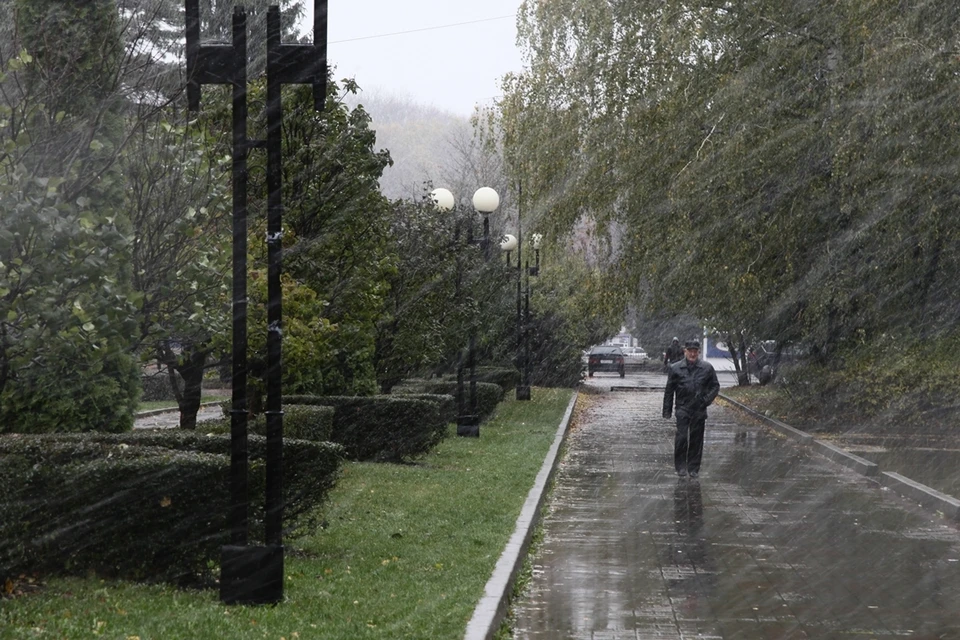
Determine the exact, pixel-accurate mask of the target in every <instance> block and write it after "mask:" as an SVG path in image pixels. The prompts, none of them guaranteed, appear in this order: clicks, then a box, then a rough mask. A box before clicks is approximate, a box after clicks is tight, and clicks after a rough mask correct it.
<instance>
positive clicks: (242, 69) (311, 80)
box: [185, 0, 327, 604]
mask: <svg viewBox="0 0 960 640" xmlns="http://www.w3.org/2000/svg"><path fill="white" fill-rule="evenodd" d="M185 2H186V32H187V33H186V37H187V100H188V103H189V108H190V110H192V111H198V110H199V109H200V94H201V87H202V86H203V85H205V84H221V85H230V86H231V87H232V88H233V152H232V161H233V172H232V178H233V365H232V366H233V378H232V387H233V392H232V393H233V395H232V407H231V410H230V442H231V446H230V513H229V515H228V526H229V528H230V544H228V545H225V546H224V547H223V548H222V550H221V556H220V572H221V575H220V599H221V600H222V601H223V602H225V603H227V604H272V603H276V602H280V601H281V600H282V599H283V541H282V522H283V491H282V489H283V486H282V482H281V477H282V465H283V411H282V407H281V393H282V387H281V369H280V356H281V326H282V297H281V289H280V272H281V266H282V265H281V258H280V251H281V242H282V235H283V232H282V227H281V221H282V217H283V206H282V200H281V187H282V157H281V156H282V154H281V120H282V108H281V102H280V92H281V87H282V85H284V84H309V85H312V88H313V102H314V108H315V109H316V110H317V111H321V110H322V109H323V105H324V102H325V100H326V92H327V86H326V85H327V1H326V0H314V9H313V21H314V22H313V37H314V42H313V44H283V43H282V42H281V32H280V7H278V6H271V7H269V8H268V9H267V68H266V76H267V102H266V115H267V135H266V139H265V140H251V139H250V138H248V137H247V14H246V11H245V9H244V8H243V7H239V6H238V7H234V9H233V38H232V43H231V44H203V43H201V41H200V6H199V0H185ZM251 149H266V152H267V256H268V265H269V266H268V270H267V297H268V303H267V385H266V386H267V410H266V416H267V443H266V446H267V454H266V522H265V525H266V527H265V528H266V536H265V537H266V540H265V544H264V545H263V546H250V545H248V544H247V542H248V541H247V529H248V511H249V504H250V498H249V495H248V482H247V475H248V474H247V471H248V468H249V460H248V449H247V328H246V323H247V157H248V154H249V152H250V150H251Z"/></svg>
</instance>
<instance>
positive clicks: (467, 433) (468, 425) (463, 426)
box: [457, 416, 480, 438]
mask: <svg viewBox="0 0 960 640" xmlns="http://www.w3.org/2000/svg"><path fill="white" fill-rule="evenodd" d="M457 435H458V436H464V437H467V438H479V437H480V416H459V417H458V418H457Z"/></svg>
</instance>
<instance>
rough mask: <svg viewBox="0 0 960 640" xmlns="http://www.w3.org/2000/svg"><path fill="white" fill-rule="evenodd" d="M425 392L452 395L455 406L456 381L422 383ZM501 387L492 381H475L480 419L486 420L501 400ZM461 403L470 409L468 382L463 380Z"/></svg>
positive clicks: (502, 394) (502, 392)
mask: <svg viewBox="0 0 960 640" xmlns="http://www.w3.org/2000/svg"><path fill="white" fill-rule="evenodd" d="M423 389H424V391H425V392H426V393H441V394H447V395H450V396H453V397H454V406H456V397H457V383H456V381H452V382H450V381H439V380H438V381H429V382H426V383H425V384H424V385H423ZM503 396H504V391H503V387H501V386H500V385H498V384H493V383H492V382H477V413H478V414H479V415H480V419H481V420H486V419H487V418H489V417H490V416H491V415H493V412H494V411H495V410H496V408H497V405H498V404H500V401H501V400H503ZM463 403H464V406H465V407H466V410H467V411H469V410H470V383H469V382H464V385H463Z"/></svg>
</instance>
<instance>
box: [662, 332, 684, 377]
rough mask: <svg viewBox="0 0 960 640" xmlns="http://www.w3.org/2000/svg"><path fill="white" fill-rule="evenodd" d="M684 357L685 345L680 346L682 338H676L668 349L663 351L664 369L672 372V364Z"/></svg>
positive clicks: (665, 371) (666, 371)
mask: <svg viewBox="0 0 960 640" xmlns="http://www.w3.org/2000/svg"><path fill="white" fill-rule="evenodd" d="M682 359H683V347H681V346H680V338H674V339H673V342H671V343H670V346H669V347H667V350H666V351H664V352H663V371H664V373H670V365H672V364H673V363H674V362H677V361H678V360H682Z"/></svg>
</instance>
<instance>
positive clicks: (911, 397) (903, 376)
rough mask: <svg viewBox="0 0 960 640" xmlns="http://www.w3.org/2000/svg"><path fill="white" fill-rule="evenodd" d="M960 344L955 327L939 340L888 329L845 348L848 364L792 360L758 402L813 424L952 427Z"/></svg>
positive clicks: (883, 428)
mask: <svg viewBox="0 0 960 640" xmlns="http://www.w3.org/2000/svg"><path fill="white" fill-rule="evenodd" d="M958 348H960V338H958V336H957V334H956V332H954V333H952V334H951V335H949V336H947V337H945V338H943V339H942V340H940V341H936V342H932V341H928V340H922V339H917V338H916V337H915V336H910V335H909V334H902V335H899V336H894V335H891V334H887V335H883V336H881V337H880V338H879V339H877V340H874V341H871V342H870V344H863V345H861V346H860V347H858V348H851V349H849V350H845V351H844V352H843V353H842V354H841V356H840V357H841V358H842V361H843V366H842V367H838V366H825V365H822V364H818V363H816V362H812V361H808V362H806V363H805V364H802V365H799V366H791V367H789V368H787V369H786V370H785V371H783V372H782V375H783V378H782V379H781V380H780V381H779V383H778V384H777V385H774V386H773V387H772V388H771V389H770V390H769V391H768V392H767V393H766V394H764V395H762V396H761V397H760V400H759V402H760V403H762V404H761V405H760V406H761V409H769V410H770V411H771V412H772V413H774V414H775V415H779V416H782V417H783V419H785V420H787V421H788V422H791V424H796V425H797V426H803V427H808V428H815V429H823V430H848V429H852V428H857V429H863V430H867V431H871V430H875V431H879V432H884V431H888V430H896V431H901V432H917V433H944V432H949V431H951V430H953V429H955V425H956V420H957V418H958V410H957V408H956V406H955V405H954V403H953V402H952V401H951V400H950V399H951V398H953V397H954V395H955V394H954V390H955V389H956V386H957V384H960V373H958V372H960V362H958V357H957V353H960V351H958ZM751 402H752V399H751Z"/></svg>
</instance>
